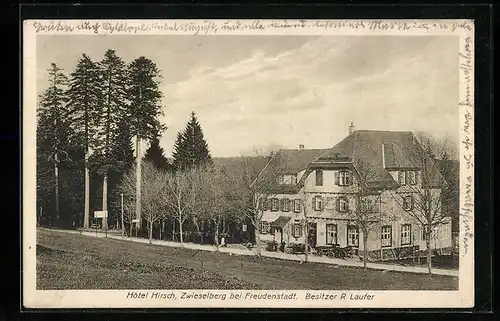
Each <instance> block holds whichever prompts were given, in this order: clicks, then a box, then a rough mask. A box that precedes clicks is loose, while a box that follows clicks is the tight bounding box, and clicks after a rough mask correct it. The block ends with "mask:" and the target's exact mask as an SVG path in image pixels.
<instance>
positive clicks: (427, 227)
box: [422, 225, 430, 241]
mask: <svg viewBox="0 0 500 321" xmlns="http://www.w3.org/2000/svg"><path fill="white" fill-rule="evenodd" d="M427 231H429V226H428V225H422V241H425V240H426V238H427V235H426V234H427ZM429 236H430V235H429Z"/></svg>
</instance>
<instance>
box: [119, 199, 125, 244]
mask: <svg viewBox="0 0 500 321" xmlns="http://www.w3.org/2000/svg"><path fill="white" fill-rule="evenodd" d="M120 195H121V198H122V238H123V237H124V236H125V222H124V221H123V193H121V194H120Z"/></svg>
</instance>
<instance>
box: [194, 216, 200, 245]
mask: <svg viewBox="0 0 500 321" xmlns="http://www.w3.org/2000/svg"><path fill="white" fill-rule="evenodd" d="M193 223H194V226H195V228H196V233H197V234H198V235H200V226H199V225H198V220H197V219H196V216H193ZM193 243H196V242H195V240H193Z"/></svg>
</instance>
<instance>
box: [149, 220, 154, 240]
mask: <svg viewBox="0 0 500 321" xmlns="http://www.w3.org/2000/svg"><path fill="white" fill-rule="evenodd" d="M152 241H153V220H149V244H151V243H152Z"/></svg>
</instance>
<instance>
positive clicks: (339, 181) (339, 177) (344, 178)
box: [335, 171, 352, 186]
mask: <svg viewBox="0 0 500 321" xmlns="http://www.w3.org/2000/svg"><path fill="white" fill-rule="evenodd" d="M351 184H352V172H351V171H338V172H335V185H338V186H349V185H351Z"/></svg>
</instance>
